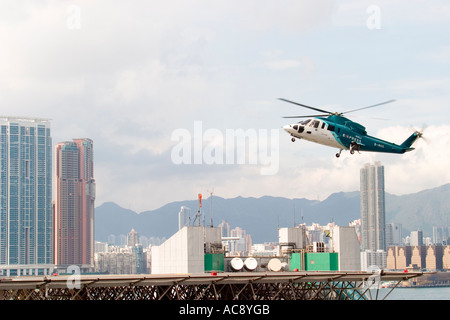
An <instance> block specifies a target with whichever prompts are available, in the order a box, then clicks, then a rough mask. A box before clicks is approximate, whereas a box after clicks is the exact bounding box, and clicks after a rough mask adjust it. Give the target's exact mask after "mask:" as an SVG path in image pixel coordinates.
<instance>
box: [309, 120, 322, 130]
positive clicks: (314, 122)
mask: <svg viewBox="0 0 450 320" xmlns="http://www.w3.org/2000/svg"><path fill="white" fill-rule="evenodd" d="M319 124H320V121H319V120H314V121H313V122H312V123H311V124H310V125H309V126H310V127H312V126H314V128H316V129H317V128H318V127H319Z"/></svg>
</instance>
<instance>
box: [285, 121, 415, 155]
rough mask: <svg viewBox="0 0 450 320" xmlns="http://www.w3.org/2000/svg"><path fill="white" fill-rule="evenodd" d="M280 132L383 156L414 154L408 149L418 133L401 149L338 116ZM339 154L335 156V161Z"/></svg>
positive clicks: (302, 124) (357, 124)
mask: <svg viewBox="0 0 450 320" xmlns="http://www.w3.org/2000/svg"><path fill="white" fill-rule="evenodd" d="M283 129H284V130H285V131H286V132H287V133H289V134H290V135H291V136H292V141H295V139H305V140H308V141H311V142H315V143H319V144H322V145H326V146H329V147H333V148H338V149H340V151H342V150H350V153H352V154H353V153H354V152H355V151H358V152H359V151H369V152H386V153H400V154H401V153H405V152H407V151H411V150H414V148H411V145H412V144H413V143H414V141H415V140H416V139H417V138H418V137H420V135H421V133H420V132H414V133H413V134H412V135H411V136H410V137H408V139H406V140H405V142H403V143H402V144H401V145H397V144H395V143H392V142H388V141H385V140H382V139H379V138H376V137H373V136H370V135H368V134H367V132H366V128H365V127H364V126H362V125H361V124H359V123H357V122H354V121H351V120H349V119H347V118H345V117H343V116H340V115H330V116H328V117H315V118H311V119H307V120H304V121H301V122H299V123H296V124H290V125H286V126H284V127H283ZM339 155H340V152H339V153H338V154H336V156H337V157H339Z"/></svg>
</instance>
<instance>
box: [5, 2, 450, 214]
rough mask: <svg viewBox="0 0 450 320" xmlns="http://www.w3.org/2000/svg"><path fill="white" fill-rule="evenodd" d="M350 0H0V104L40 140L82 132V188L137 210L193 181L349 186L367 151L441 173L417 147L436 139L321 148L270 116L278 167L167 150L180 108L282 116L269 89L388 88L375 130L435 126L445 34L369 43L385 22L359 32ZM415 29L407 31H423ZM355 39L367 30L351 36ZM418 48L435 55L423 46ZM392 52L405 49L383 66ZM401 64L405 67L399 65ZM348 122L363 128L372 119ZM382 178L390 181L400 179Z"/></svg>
mask: <svg viewBox="0 0 450 320" xmlns="http://www.w3.org/2000/svg"><path fill="white" fill-rule="evenodd" d="M367 3H369V2H367ZM370 4H372V3H370ZM379 5H380V6H381V9H382V19H383V20H382V23H383V24H382V28H384V26H386V24H385V22H386V23H388V22H389V21H395V22H396V23H400V22H401V23H402V25H403V26H405V28H408V27H409V26H411V27H412V28H416V27H417V24H415V22H414V21H415V20H414V19H412V18H413V17H418V18H420V17H419V14H420V12H421V11H422V12H424V17H422V18H421V20H419V21H420V23H421V21H425V20H427V19H428V20H429V19H430V17H431V15H430V14H429V13H430V12H435V13H436V11H439V10H437V9H436V8H437V6H440V7H441V9H442V10H443V11H442V14H441V13H436V14H437V15H438V21H439V23H440V24H439V26H441V24H442V23H443V21H445V20H443V19H442V17H443V16H444V13H445V12H446V11H445V9H446V7H445V2H434V3H433V4H432V5H431V6H429V7H428V6H425V5H424V4H423V3H422V4H421V2H414V3H412V4H410V2H406V1H405V2H401V3H400V4H399V5H394V4H391V3H390V2H389V3H388V2H384V1H383V2H380V3H379ZM402 6H403V7H402ZM366 8H367V6H366V3H361V2H359V1H345V2H341V3H339V4H336V3H335V2H334V1H320V2H317V1H312V0H306V1H298V0H289V1H283V2H281V3H278V2H277V3H275V2H273V1H260V0H249V1H244V2H242V1H239V2H238V1H235V0H232V1H214V2H211V1H205V0H194V1H189V2H187V1H181V0H179V1H166V2H161V1H141V2H137V3H135V4H133V5H132V6H131V5H129V4H127V3H125V2H119V1H87V0H86V1H81V0H80V1H75V0H74V1H64V2H62V1H29V2H17V1H2V2H1V4H0V39H1V40H2V50H0V104H1V105H2V108H3V111H2V113H3V114H9V115H21V116H29V117H43V118H52V119H53V121H52V135H53V139H54V142H55V143H56V142H59V141H64V140H69V139H72V138H75V137H81V136H83V137H88V138H92V139H93V140H94V147H95V160H96V169H95V170H96V180H97V191H98V192H97V194H98V198H97V203H98V204H101V203H102V202H104V201H116V202H118V203H119V204H123V205H128V204H132V205H133V209H136V210H138V211H139V210H147V209H151V208H154V207H157V206H159V205H162V204H164V203H165V202H168V201H171V200H175V199H176V200H182V199H187V198H191V195H192V197H195V196H196V194H197V193H198V192H200V191H201V190H199V189H201V188H208V187H210V188H211V187H214V188H215V194H217V195H219V196H224V197H232V196H237V195H244V196H259V195H267V194H270V195H280V196H282V195H283V196H289V197H310V198H316V197H317V196H320V197H321V198H322V197H324V196H326V195H327V194H329V193H332V192H335V191H352V190H354V189H355V188H356V189H357V188H358V181H359V180H358V179H359V178H358V177H359V168H360V167H361V166H363V165H364V163H365V162H373V161H374V160H376V159H382V162H386V166H388V165H389V167H390V166H391V165H392V167H393V168H395V169H396V170H397V171H398V172H403V173H404V174H405V175H406V173H407V172H409V171H408V170H407V169H404V168H410V169H411V170H414V172H417V174H419V177H420V179H423V183H422V182H421V181H422V180H420V182H419V181H418V182H417V183H416V184H415V185H416V186H417V188H420V187H422V186H428V185H431V184H432V183H433V181H434V182H435V183H440V182H441V181H443V180H445V179H446V175H445V174H443V175H440V176H438V175H436V174H435V173H433V172H428V171H427V170H425V168H423V169H420V168H419V167H420V166H421V165H428V164H429V165H430V166H434V167H435V168H442V166H443V165H442V164H434V163H433V161H443V162H445V158H441V157H438V156H437V155H438V154H439V152H441V153H442V152H446V151H445V148H443V146H440V148H442V149H440V150H438V149H437V148H436V149H430V151H429V153H428V154H422V153H421V151H420V150H419V148H418V150H416V151H414V152H412V153H411V155H407V156H413V155H415V157H420V159H421V161H418V160H417V162H415V163H414V159H416V158H414V157H413V158H405V159H406V160H405V161H403V162H402V161H400V162H399V159H403V158H402V157H403V156H388V157H387V158H384V157H381V158H380V157H378V155H373V154H372V155H368V154H362V155H354V156H350V155H346V156H343V157H341V158H340V159H335V157H334V154H335V150H332V149H329V148H326V147H322V146H318V145H315V144H313V143H308V142H304V141H302V142H300V143H295V144H292V143H291V142H290V140H289V137H288V136H285V135H284V132H280V145H279V146H280V148H279V153H280V159H279V160H280V162H279V170H278V172H277V174H274V175H268V176H262V175H261V174H260V169H261V166H260V165H249V164H243V165H237V164H228V165H226V164H224V165H206V164H203V165H181V166H177V165H175V164H174V163H173V162H172V161H171V159H170V152H171V150H172V148H173V146H174V144H175V143H174V141H171V139H170V138H171V135H172V133H173V132H174V130H177V129H179V128H182V129H186V130H188V131H190V132H192V130H193V124H194V121H202V123H203V125H204V129H205V130H207V129H216V130H219V131H220V132H225V130H226V129H239V128H240V129H244V130H246V129H249V128H250V129H255V130H258V129H266V130H271V129H275V128H277V129H280V127H281V126H282V125H283V124H285V121H284V120H285V119H282V118H281V116H284V115H289V114H296V113H297V112H298V109H294V108H293V106H286V105H283V106H281V103H278V101H277V100H276V98H278V97H286V98H290V99H296V98H297V97H300V99H299V102H304V103H307V104H312V105H316V106H317V105H326V106H329V105H330V103H333V104H342V105H350V104H354V105H356V107H358V106H359V105H361V101H363V102H364V103H365V102H366V101H367V103H368V104H370V103H376V102H378V101H383V100H386V99H390V98H397V99H399V98H398V96H400V99H399V100H398V103H396V108H397V107H398V109H386V110H402V111H405V110H406V111H408V112H402V111H399V114H400V116H398V117H396V118H395V123H396V124H399V125H401V126H402V127H401V128H403V129H398V132H397V131H395V130H394V129H392V132H389V134H388V131H386V136H387V138H392V137H394V138H397V137H398V138H401V139H403V135H404V134H405V133H406V132H404V131H402V130H406V129H405V128H406V127H407V126H408V125H411V124H412V125H422V123H427V124H430V125H431V126H430V127H429V128H428V129H427V134H428V131H429V129H430V128H434V130H435V131H433V132H441V133H442V134H447V135H448V133H445V127H443V126H444V124H445V123H444V122H445V118H446V116H447V115H448V111H446V110H448V105H447V101H448V98H449V97H448V94H447V88H448V78H446V76H445V74H447V73H448V72H447V73H446V69H445V67H446V66H448V65H447V64H445V57H446V56H447V53H448V52H447V51H448V50H447V47H446V46H447V45H446V44H445V43H443V42H442V41H439V40H435V42H436V43H435V45H433V46H427V47H426V48H424V49H423V50H424V52H423V51H420V52H414V54H411V51H410V50H409V49H410V47H403V46H402V42H401V41H397V46H395V48H396V50H393V51H389V55H386V54H385V53H386V52H385V51H386V50H385V51H383V52H382V53H380V52H379V50H378V49H380V48H386V47H389V44H390V43H391V42H392V38H390V37H389V38H388V40H389V41H386V40H385V39H386V38H385V36H389V34H386V33H383V34H381V33H378V34H376V33H371V34H370V36H371V37H369V36H368V34H365V33H361V32H360V31H361V30H360V27H361V26H362V27H363V30H364V31H367V28H366V26H365V23H366V19H367V16H368V14H367V12H366ZM402 8H403V9H405V8H408V10H407V13H408V17H406V18H402V17H401V16H398V14H400V13H402ZM72 9H79V11H77V10H72ZM421 9H422V10H421ZM77 12H78V13H79V16H77ZM390 17H396V19H397V18H398V20H392V19H390ZM77 18H79V19H80V20H78V21H77V20H76V19H77ZM358 19H359V20H358ZM385 19H386V20H385ZM77 23H78V24H77ZM431 25H432V27H431V29H426V31H427V32H426V33H425V34H426V35H430V34H439V32H436V31H437V30H436V29H433V26H435V25H436V24H431ZM342 26H345V28H344V29H345V30H344V31H342V33H340V32H341V30H342V28H341V27H342ZM421 27H423V28H425V26H424V25H423V24H421ZM438 29H439V30H441V29H440V28H438ZM382 30H384V29H382ZM402 30H403V29H402ZM415 30H416V29H415ZM439 30H438V31H439ZM401 35H404V34H401ZM368 37H369V38H368ZM378 37H379V38H378ZM417 37H418V38H414V43H416V42H417V43H418V42H420V41H423V40H424V38H423V37H422V36H421V35H420V34H418V35H417ZM360 40H364V41H362V42H361V41H360ZM394 40H398V39H394ZM444 42H445V41H444ZM366 44H371V45H372V46H371V47H369V49H366ZM418 47H419V49H420V48H421V47H422V46H418ZM374 48H377V50H373V49H374ZM389 48H390V47H389ZM404 48H406V49H408V50H406V51H403V49H404ZM439 48H440V49H439ZM425 51H426V52H425ZM433 53H435V55H436V56H435V58H436V59H431V60H426V59H425V57H426V56H427V54H428V55H432V54H433ZM383 54H384V55H383ZM380 57H383V59H380V60H377V59H375V60H376V61H381V62H386V61H387V63H389V66H394V67H395V68H394V69H391V68H383V74H382V76H381V75H380V77H379V78H378V77H374V76H373V75H374V74H379V70H380V66H379V65H377V62H374V61H372V60H373V59H374V58H380ZM405 57H409V59H411V60H408V59H406V58H405ZM405 59H406V60H407V61H408V62H411V64H405V65H402V68H400V67H396V66H397V64H398V63H397V62H398V61H399V60H401V61H403V60H405ZM419 60H420V64H419V65H420V66H421V67H422V68H421V69H420V70H418V71H417V73H416V74H415V75H412V74H411V73H412V71H415V70H416V69H415V68H411V65H412V66H416V65H418V64H416V63H417V62H418V61H419ZM434 60H436V61H434ZM361 61H363V63H362V62H361ZM435 62H439V65H438V67H436V65H435V64H434V63H435ZM430 67H434V68H430ZM404 70H407V71H410V70H412V71H411V73H402V72H400V71H404ZM424 70H425V71H424ZM427 70H439V71H434V73H432V72H430V73H428V71H427ZM355 88H358V89H359V90H357V89H355ZM391 95H394V96H393V97H392V96H391ZM380 97H381V98H380ZM334 106H335V105H333V107H334ZM424 106H426V109H425V107H424ZM289 108H291V109H289ZM293 110H295V111H293ZM336 110H338V111H339V105H337V106H336ZM411 110H413V111H414V112H410V111H411ZM341 111H342V110H341ZM384 111H385V110H384ZM384 111H383V112H384ZM416 111H417V112H416ZM429 111H433V112H432V113H431V112H429ZM377 115H378V114H377ZM393 122H394V120H393ZM364 123H365V124H366V123H367V127H368V129H369V131H371V130H372V128H373V129H376V128H379V126H380V125H379V124H376V125H374V122H371V121H368V122H364ZM439 125H442V126H439ZM433 126H434V127H433ZM396 130H397V129H396ZM381 133H382V134H384V131H383V132H381ZM389 135H390V136H389ZM400 142H401V141H400ZM432 146H433V145H431V146H430V148H431V147H432ZM424 148H428V147H424ZM433 154H434V155H435V156H434V157H432V156H431V155H433ZM433 159H434V160H433ZM402 165H406V166H402ZM395 166H398V168H397V167H395ZM422 170H423V171H422ZM428 170H429V169H428ZM397 171H395V172H397ZM395 172H394V173H395ZM406 180H407V177H406V176H404V177H403V178H402V177H399V179H398V181H402V182H403V183H404V182H405V181H406ZM393 185H394V183H393ZM395 185H396V186H397V185H398V187H395V188H394V187H392V188H393V190H395V191H396V192H402V190H406V188H404V189H402V188H401V185H402V184H397V183H395ZM411 185H412V184H409V188H410V189H413V187H412V186H411Z"/></svg>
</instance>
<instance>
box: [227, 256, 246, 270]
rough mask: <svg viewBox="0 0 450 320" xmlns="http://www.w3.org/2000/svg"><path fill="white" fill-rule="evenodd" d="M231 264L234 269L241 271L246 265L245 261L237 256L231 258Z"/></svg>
mask: <svg viewBox="0 0 450 320" xmlns="http://www.w3.org/2000/svg"><path fill="white" fill-rule="evenodd" d="M230 265H231V268H232V269H233V270H234V271H239V270H241V269H242V268H243V267H244V262H243V261H242V259H241V258H237V257H236V258H233V259H231V261H230Z"/></svg>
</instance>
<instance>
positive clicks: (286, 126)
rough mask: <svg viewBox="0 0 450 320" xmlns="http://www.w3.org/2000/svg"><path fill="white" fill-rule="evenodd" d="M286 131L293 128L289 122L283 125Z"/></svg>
mask: <svg viewBox="0 0 450 320" xmlns="http://www.w3.org/2000/svg"><path fill="white" fill-rule="evenodd" d="M283 129H284V131H286V132H289V131H290V130H291V129H292V126H291V125H290V124H287V125H285V126H283Z"/></svg>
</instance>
